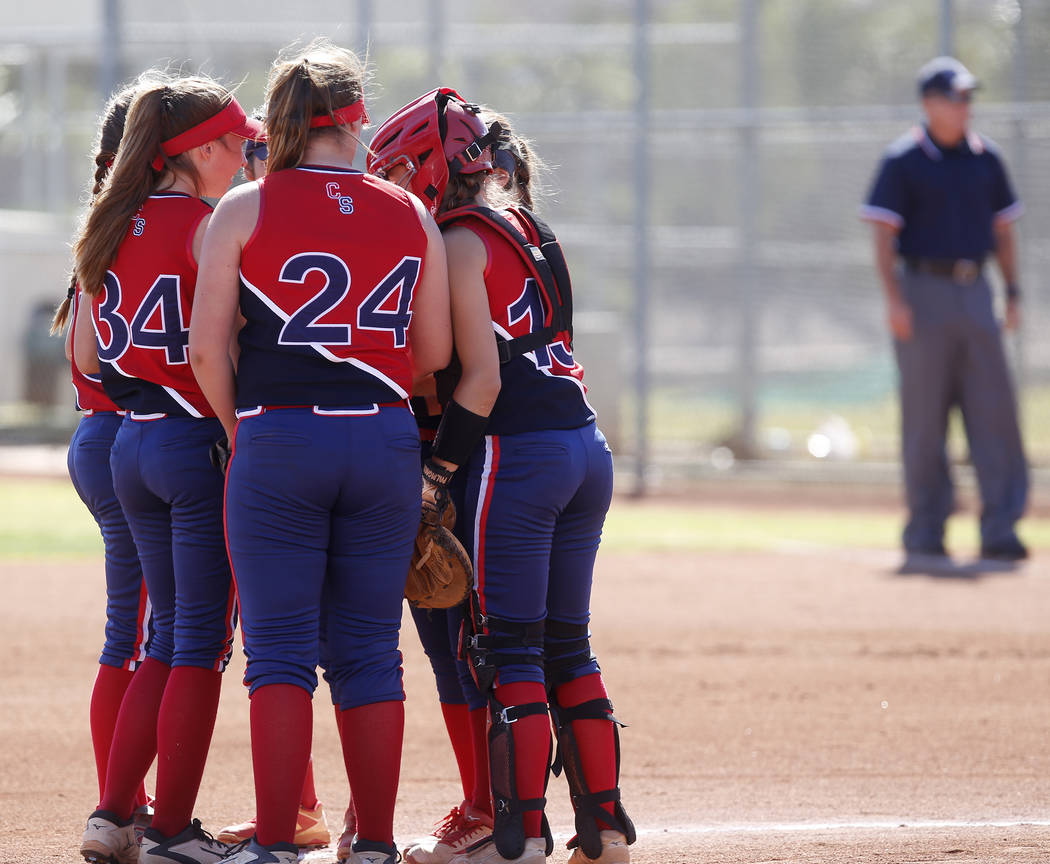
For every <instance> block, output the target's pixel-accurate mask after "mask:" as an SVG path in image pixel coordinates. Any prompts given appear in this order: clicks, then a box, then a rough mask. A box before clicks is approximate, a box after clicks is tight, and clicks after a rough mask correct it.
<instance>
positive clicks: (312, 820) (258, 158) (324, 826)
mask: <svg viewBox="0 0 1050 864" xmlns="http://www.w3.org/2000/svg"><path fill="white" fill-rule="evenodd" d="M252 116H253V117H256V118H257V119H262V118H261V117H259V115H256V114H253V115H252ZM267 156H268V152H267V149H266V139H265V138H261V139H259V140H258V141H253V140H251V139H249V140H247V141H245V142H244V176H245V179H247V180H260V179H262V177H263V175H264V174H265V173H266V159H267ZM337 716H338V715H337ZM255 824H256V822H255V817H252V818H251V819H248V820H246V821H244V822H239V823H237V824H235V825H227V826H226V827H225V828H223V829H222V830H221V831H219V833H218V834H216V835H215V836H216V838H217V839H218V840H220V841H221V842H223V843H231V844H233V843H241V842H243V841H246V840H251V839H252V837H254V836H255ZM351 833H352V832H351ZM293 842H294V843H295V845H296V846H298V847H299V848H300V849H312V848H318V847H323V846H327V845H328V844H329V843H331V842H332V835H331V834H330V833H329V831H328V823H327V821H326V819H325V813H324V807H323V806H322V805H321V802H320V801H318V800H317V790H316V788H315V786H314V769H313V760H312V759H311V761H310V762H309V763H307V767H306V779H305V780H304V781H303V792H302V796H301V799H300V801H299V815H298V817H297V818H296V822H295V837H294V839H293Z"/></svg>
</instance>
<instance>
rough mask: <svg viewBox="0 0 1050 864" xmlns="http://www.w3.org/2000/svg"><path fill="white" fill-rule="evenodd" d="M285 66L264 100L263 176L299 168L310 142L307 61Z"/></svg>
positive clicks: (310, 92) (310, 81)
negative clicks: (264, 147) (266, 152)
mask: <svg viewBox="0 0 1050 864" xmlns="http://www.w3.org/2000/svg"><path fill="white" fill-rule="evenodd" d="M287 65H288V68H287V69H286V70H285V74H283V75H281V77H280V78H279V79H278V80H276V81H274V82H273V85H272V86H271V89H270V95H269V98H268V99H267V112H266V149H267V151H268V153H269V158H267V160H266V171H267V173H269V172H271V171H281V170H283V169H285V168H295V167H297V166H299V165H301V164H302V161H303V155H304V154H305V153H306V145H307V143H308V141H309V139H310V120H311V119H312V118H313V113H312V112H311V111H310V106H311V105H313V102H314V95H315V89H316V88H315V86H314V82H313V79H312V75H311V69H310V60H309V58H308V57H303V58H301V59H300V60H299V62H298V63H295V64H287Z"/></svg>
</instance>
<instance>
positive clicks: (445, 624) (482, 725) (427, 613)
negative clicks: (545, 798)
mask: <svg viewBox="0 0 1050 864" xmlns="http://www.w3.org/2000/svg"><path fill="white" fill-rule="evenodd" d="M479 116H480V117H481V119H482V121H483V123H484V124H485V125H486V127H488V126H490V125H491V124H492V123H493V122H498V123H499V124H500V126H501V127H502V129H503V132H502V133H501V134H500V136H499V140H498V141H496V142H495V144H494V147H493V150H492V171H493V179H494V181H495V182H496V184H497V185H498V186H499V188H500V189H501V190H503V191H504V192H506V193H507V194H508V195H509V196H510V197H511V198H512V200H513V201H514V202H515V204H518V205H521V206H524V207H529V208H531V207H532V206H533V188H532V187H533V177H534V176H535V174H536V170H537V167H538V163H537V160H536V157H535V155H534V154H533V152H532V150H531V148H530V146H529V144H528V142H527V141H526V140H525V139H523V138H521V137H520V136H518V135H516V134H515V133H514V131H513V129H512V128H511V126H510V121H509V120H507V118H506V117H504V116H502V115H500V114H496V113H494V112H491V111H489V110H483V111H482V112H481V114H480V115H479ZM407 173H408V169H407V168H406V167H405V166H403V165H402V166H394V167H393V169H392V170H391V171H390V173H389V178H390V179H391V180H394V181H396V180H399V179H402V178H403V177H404V176H405V175H406V174H407ZM486 335H487V334H486ZM428 380H429V381H430V382H431V383H433V379H428ZM417 392H418V391H417ZM413 406H414V407H415V413H416V419H417V420H418V421H419V423H420V436H421V438H423V454H424V458H429V457H430V456H431V452H430V451H431V446H430V445H431V443H432V442H433V439H434V435H435V433H436V431H437V427H438V422H439V421H440V415H441V409H440V403H439V401H438V399H437V394H436V390H435V391H433V392H428V393H427V394H426V396H425V397H421V398H418V399H414V400H413ZM464 477H465V472H456V475H455V477H454V478H453V481H452V483H451V484H450V494H451V497H452V502H453V504H454V506H455V508H456V512H457V513H461V512H463V501H464V495H465V492H466V488H465V484H464ZM454 530H455V532H456V534H457V536H458V537H459V538H460V540H465V539H466V537H465V533H464V530H463V521H462V520H458V521H457V523H456V526H455V528H454ZM411 612H412V618H413V621H414V622H415V625H416V631H417V632H418V634H419V640H420V642H421V643H422V645H423V649H424V651H425V652H426V655H427V659H428V660H429V661H430V665H431V668H432V670H433V672H434V678H435V681H436V683H437V691H438V701H439V702H440V704H441V713H442V716H443V718H444V720H445V728H446V730H447V732H448V736H449V740H450V742H451V743H452V750H453V752H454V753H455V756H456V764H457V766H458V768H459V776H460V782H461V784H462V786H463V802H462V803H461V804H459V805H458V806H455V807H453V808H452V810H451V811H450V812H449V814H448V815H447V816H446V817H445V818H444V819H443V820H441V821H440V822H439V823H437V825H436V826H435V830H434V832H433V833H432V834H431V835H429V836H427V837H425V838H423V839H422V840H420V841H418V842H417V843H415V844H413V845H412V846H410V847H409V848H408V849H407V850H406V851H405V858H406V860H408V861H410V862H412V864H445V862H447V861H448V860H449V859H451V858H452V857H453V856H454V855H456V854H457V853H459V852H462V851H463V850H465V849H466V848H467V847H468V846H471V845H472V844H474V843H476V842H477V841H478V840H480V839H482V838H484V837H486V836H487V835H488V834H489V833H491V831H492V794H491V791H490V789H489V759H488V738H487V720H488V707H487V703H486V700H485V697H484V695H482V693H481V692H480V691H479V690H478V688H477V685H476V684H475V683H474V679H473V678H472V677H471V675H470V669H469V667H468V666H467V664H466V662H465V661H463V660H461V659H459V658H458V649H459V633H460V628H461V627H462V625H463V612H464V607H463V606H459V607H456V608H453V609H417V608H415V607H412V608H411Z"/></svg>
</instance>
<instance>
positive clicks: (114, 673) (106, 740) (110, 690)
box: [89, 663, 135, 801]
mask: <svg viewBox="0 0 1050 864" xmlns="http://www.w3.org/2000/svg"><path fill="white" fill-rule="evenodd" d="M134 674H135V673H134V672H133V671H131V670H130V669H122V668H120V667H118V666H107V665H106V664H105V663H100V664H99V667H98V675H96V676H95V686H94V687H93V688H92V690H91V708H90V715H89V716H90V718H91V746H92V748H93V749H94V751H95V772H96V773H97V774H98V798H99V800H100V801H101V800H102V793H103V792H104V791H105V789H106V766H107V765H109V748H110V745H111V744H112V743H113V730H114V729H116V728H117V715H118V714H120V703H121V702H122V701H123V700H124V692H125V691H126V690H127V689H128V685H129V684H130V683H131V676H132V675H134Z"/></svg>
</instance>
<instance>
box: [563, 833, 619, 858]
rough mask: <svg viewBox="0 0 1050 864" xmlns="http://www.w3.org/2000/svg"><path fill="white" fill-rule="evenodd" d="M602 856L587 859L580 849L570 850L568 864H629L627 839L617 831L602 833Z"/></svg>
mask: <svg viewBox="0 0 1050 864" xmlns="http://www.w3.org/2000/svg"><path fill="white" fill-rule="evenodd" d="M599 836H600V837H601V838H602V854H601V855H599V856H598V857H597V858H588V857H587V856H586V855H585V854H584V853H583V850H582V849H581V848H580V847H578V846H577V847H576V848H575V849H573V850H572V855H570V856H569V864H630V861H631V851H630V849H629V848H628V847H627V838H626V837H624V835H623V834H621V833H620V832H619V831H602V832H601V833H600V834H599Z"/></svg>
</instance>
